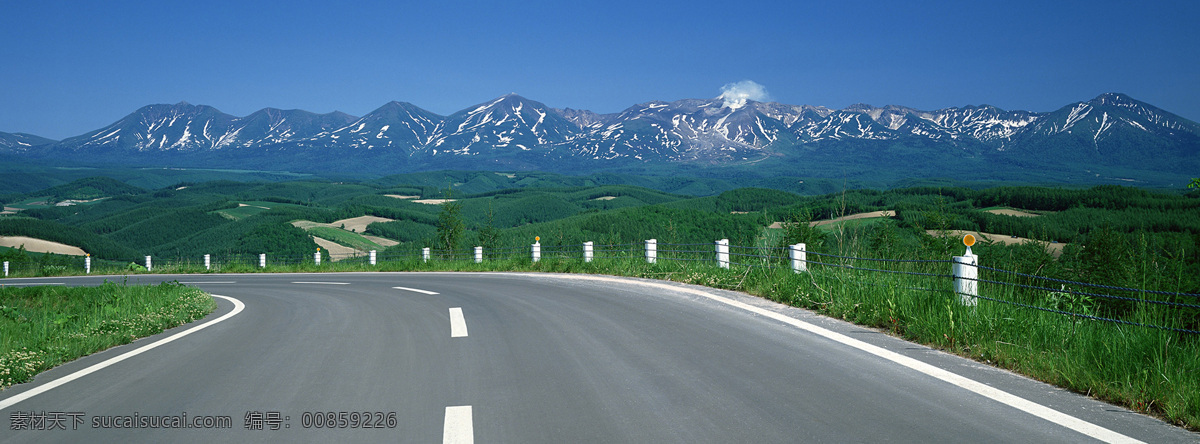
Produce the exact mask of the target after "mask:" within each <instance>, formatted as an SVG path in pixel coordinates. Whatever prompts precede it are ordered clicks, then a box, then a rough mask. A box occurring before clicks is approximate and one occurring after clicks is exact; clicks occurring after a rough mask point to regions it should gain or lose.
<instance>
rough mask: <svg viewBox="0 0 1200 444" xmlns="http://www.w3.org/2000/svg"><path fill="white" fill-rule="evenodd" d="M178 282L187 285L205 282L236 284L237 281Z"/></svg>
mask: <svg viewBox="0 0 1200 444" xmlns="http://www.w3.org/2000/svg"><path fill="white" fill-rule="evenodd" d="M180 283H181V284H188V285H200V284H205V285H207V284H236V283H237V282H235V281H204V282H201V281H191V282H180Z"/></svg>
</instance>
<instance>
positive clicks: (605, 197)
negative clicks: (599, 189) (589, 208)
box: [592, 196, 617, 200]
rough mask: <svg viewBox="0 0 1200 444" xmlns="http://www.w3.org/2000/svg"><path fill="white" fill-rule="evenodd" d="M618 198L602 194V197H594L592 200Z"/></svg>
mask: <svg viewBox="0 0 1200 444" xmlns="http://www.w3.org/2000/svg"><path fill="white" fill-rule="evenodd" d="M616 198H617V196H600V197H597V198H595V199H592V200H613V199H616Z"/></svg>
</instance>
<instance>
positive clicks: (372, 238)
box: [363, 234, 400, 248]
mask: <svg viewBox="0 0 1200 444" xmlns="http://www.w3.org/2000/svg"><path fill="white" fill-rule="evenodd" d="M363 238H364V239H366V240H369V241H371V242H374V243H377V244H379V246H381V247H385V248H386V247H390V246H392V245H400V243H399V242H396V241H394V240H391V239H385V238H382V237H379V236H368V235H365V234H364V235H363Z"/></svg>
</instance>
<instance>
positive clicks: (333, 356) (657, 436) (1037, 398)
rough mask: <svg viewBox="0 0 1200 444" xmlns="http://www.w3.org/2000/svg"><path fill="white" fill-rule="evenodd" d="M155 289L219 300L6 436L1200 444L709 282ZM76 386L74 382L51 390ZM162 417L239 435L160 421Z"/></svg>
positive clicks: (54, 398)
mask: <svg viewBox="0 0 1200 444" xmlns="http://www.w3.org/2000/svg"><path fill="white" fill-rule="evenodd" d="M103 279H104V278H102V277H87V278H45V279H4V280H0V283H3V284H5V285H25V284H32V283H38V282H40V283H56V284H63V285H92V284H96V283H98V282H100V281H102V280H103ZM109 279H112V278H111V277H110V278H109ZM117 279H120V278H117ZM161 280H179V281H181V282H187V283H192V284H193V285H196V286H198V287H200V288H202V289H204V290H205V291H208V292H210V293H212V294H214V295H220V296H224V297H222V298H219V299H218V309H217V311H216V312H214V313H213V314H212V315H210V316H209V317H207V318H205V319H204V320H201V321H197V322H195V323H192V324H189V325H186V326H181V327H179V328H176V329H172V330H170V331H168V332H165V333H163V334H160V335H157V336H154V337H150V338H145V339H141V340H138V341H136V342H134V343H133V344H130V345H126V346H121V347H116V348H113V349H110V350H106V351H104V352H101V353H97V354H95V355H92V356H88V357H84V358H82V359H79V360H77V361H74V362H71V363H69V364H66V365H63V366H60V367H58V368H55V369H53V370H51V371H48V372H46V373H43V374H42V375H39V376H38V377H37V378H36V380H35V381H33V382H31V383H28V384H20V385H17V386H13V387H10V388H9V389H7V390H4V391H3V392H0V415H2V417H3V421H4V424H2V425H0V441H3V442H5V443H24V442H38V443H47V442H81V441H86V442H168V441H169V442H212V441H235V442H260V441H270V442H277V441H283V442H334V441H337V442H384V441H386V442H414V443H431V442H472V440H477V441H479V442H500V443H567V442H570V443H583V442H601V443H634V442H636V443H659V442H681V443H682V442H686V443H735V442H787V443H790V442H836V443H845V442H923V443H926V442H1042V443H1045V442H1087V441H1092V440H1101V441H1111V442H1122V441H1125V440H1132V441H1128V442H1136V441H1138V440H1140V441H1144V442H1197V441H1200V435H1197V434H1194V433H1190V432H1187V431H1185V430H1182V429H1179V428H1176V427H1172V426H1170V425H1167V424H1164V423H1162V422H1161V421H1158V420H1155V419H1153V418H1148V417H1145V416H1142V415H1138V414H1135V413H1133V412H1130V411H1128V410H1125V409H1121V408H1118V407H1113V406H1111V405H1107V404H1104V403H1100V402H1096V401H1093V400H1090V399H1087V398H1085V397H1082V396H1079V395H1076V394H1072V393H1069V392H1065V391H1062V390H1058V389H1055V388H1053V387H1050V386H1047V385H1044V384H1041V383H1037V382H1034V381H1030V380H1028V379H1025V378H1022V377H1019V376H1016V375H1014V374H1011V373H1008V372H1004V371H1000V370H996V369H993V368H990V367H987V366H984V365H980V364H977V363H975V362H972V361H969V360H964V359H960V358H956V357H953V356H949V355H946V354H944V353H940V352H937V351H934V350H930V349H929V348H927V347H923V346H919V345H914V344H911V343H908V342H904V341H900V340H897V339H895V338H892V337H889V336H887V335H884V334H881V333H879V332H876V331H873V330H869V329H864V328H861V327H856V326H853V325H850V324H846V323H843V322H840V321H836V320H831V319H828V318H823V317H820V316H816V315H813V314H812V313H809V312H807V311H804V310H799V309H794V308H789V307H784V306H780V305H777V304H773V303H769V302H767V301H764V300H761V299H758V298H753V297H749V296H746V295H742V294H739V293H734V292H727V291H719V290H712V289H706V288H702V287H694V286H686V285H680V284H674V283H662V282H658V281H647V280H637V279H626V278H607V277H589V276H578V275H547V274H499V273H487V274H484V273H345V274H252V275H188V276H160V275H154V276H134V277H130V282H131V283H133V282H137V281H140V282H157V281H161ZM238 305H241V306H242V307H238ZM243 307H244V308H243ZM238 310H240V311H238ZM231 314H232V316H230V315H231ZM222 318H223V319H222ZM218 319H220V320H219V321H217V322H215V323H214V322H213V321H214V320H218ZM198 326H203V327H202V328H200V329H198V330H196V328H197V327H198ZM181 332H190V333H187V334H185V335H182V336H178V334H179V333H181ZM173 335H174V336H173ZM164 340H167V341H168V342H162V341H164ZM151 346H153V347H154V348H152V349H146V347H151ZM139 351H140V353H139V354H136V355H131V356H127V354H129V353H131V352H135V353H136V352H139ZM117 357H124V359H123V360H119V361H116V362H113V361H112V359H113V358H117ZM97 367H100V368H97ZM85 369H86V371H88V373H86V374H83V375H81V374H80V372H81V371H85ZM62 378H67V379H71V378H75V379H71V380H70V381H69V382H66V383H62V384H61V385H58V386H53V384H55V381H63V380H64V379H62ZM48 387H52V388H49V389H47V388H48ZM30 395H32V396H30ZM26 397H27V398H26ZM341 412H345V413H346V415H344V416H341V417H340V418H339V413H341ZM352 413H357V414H353V415H352ZM185 415H186V416H185ZM163 417H166V418H165V419H164V418H163ZM364 418H367V421H365V423H364V421H363V420H364ZM330 419H332V422H330V421H329V420H330ZM38 420H41V421H44V422H42V423H40V424H41V427H40V428H41V429H44V428H47V424H53V427H57V426H59V425H61V426H62V427H63V428H65V429H66V430H61V429H60V430H41V429H39V427H36V424H37V423H36V421H38ZM161 421H167V422H168V423H169V422H171V421H186V422H191V423H194V424H196V425H200V426H205V425H206V424H204V423H205V422H206V421H208V422H209V424H208V425H213V426H228V427H226V428H208V427H193V428H150V427H148V426H150V425H154V424H157V423H158V422H161ZM341 421H344V422H341ZM352 421H353V422H352ZM119 423H127V424H124V425H133V426H138V425H142V426H144V427H134V428H124V427H121V428H118V427H115V426H116V425H119ZM331 424H332V425H333V427H330V425H331ZM14 426H18V427H20V426H24V427H25V428H33V429H34V430H14V429H13V427H14ZM367 426H370V427H367ZM259 427H261V430H258V429H257V428H259ZM275 427H277V428H278V429H277V430H272V428H275Z"/></svg>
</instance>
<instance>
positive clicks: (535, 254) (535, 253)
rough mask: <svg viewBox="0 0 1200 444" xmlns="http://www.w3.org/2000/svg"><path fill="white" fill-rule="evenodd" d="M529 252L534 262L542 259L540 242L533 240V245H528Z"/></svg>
mask: <svg viewBox="0 0 1200 444" xmlns="http://www.w3.org/2000/svg"><path fill="white" fill-rule="evenodd" d="M529 254H530V256H531V257H532V258H533V261H534V262H537V261H540V260H542V243H541V242H534V243H533V245H530V249H529Z"/></svg>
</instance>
